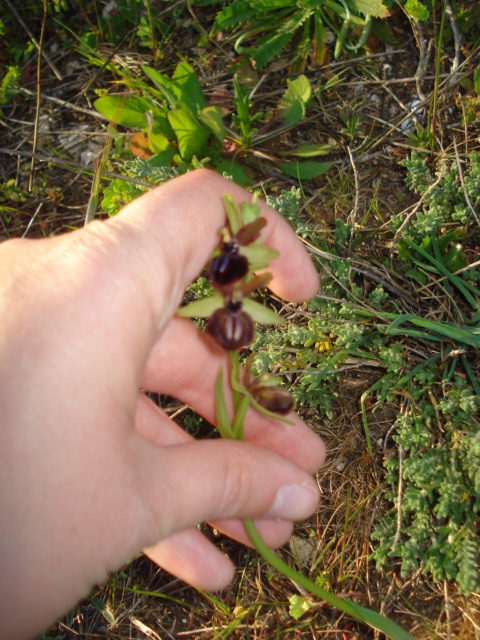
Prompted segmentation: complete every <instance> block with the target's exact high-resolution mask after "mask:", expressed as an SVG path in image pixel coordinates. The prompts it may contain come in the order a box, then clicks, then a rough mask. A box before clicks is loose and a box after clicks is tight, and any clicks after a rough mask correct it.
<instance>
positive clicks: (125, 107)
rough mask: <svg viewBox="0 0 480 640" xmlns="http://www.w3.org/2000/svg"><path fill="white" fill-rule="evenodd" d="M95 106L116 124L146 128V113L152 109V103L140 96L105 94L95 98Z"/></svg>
mask: <svg viewBox="0 0 480 640" xmlns="http://www.w3.org/2000/svg"><path fill="white" fill-rule="evenodd" d="M94 107H95V109H96V110H97V111H99V112H100V113H101V114H102V115H104V116H105V117H106V118H108V119H109V120H111V121H112V122H114V123H115V124H120V125H122V126H123V127H132V128H135V129H145V127H146V126H147V122H146V120H145V113H146V112H147V111H149V110H151V109H152V103H151V102H149V101H148V100H145V99H144V98H140V97H138V96H125V97H124V96H104V97H103V98H98V100H95V102H94Z"/></svg>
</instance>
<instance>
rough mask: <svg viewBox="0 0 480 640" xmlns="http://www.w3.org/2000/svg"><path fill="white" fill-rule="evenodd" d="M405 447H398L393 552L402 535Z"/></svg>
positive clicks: (407, 405) (405, 419)
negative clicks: (395, 521)
mask: <svg viewBox="0 0 480 640" xmlns="http://www.w3.org/2000/svg"><path fill="white" fill-rule="evenodd" d="M409 405H410V402H409V401H408V402H407V403H406V405H405V406H404V411H405V413H404V416H403V425H402V427H405V424H406V422H407V419H408V411H409ZM402 474H403V447H402V445H399V447H398V492H397V528H396V530H395V537H394V538H393V544H392V552H393V551H395V549H396V548H397V544H398V542H399V540H400V536H401V535H402V495H403V477H402Z"/></svg>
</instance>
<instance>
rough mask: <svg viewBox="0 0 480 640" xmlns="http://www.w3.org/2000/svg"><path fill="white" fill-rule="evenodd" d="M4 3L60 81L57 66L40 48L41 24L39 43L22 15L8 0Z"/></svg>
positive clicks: (61, 77)
mask: <svg viewBox="0 0 480 640" xmlns="http://www.w3.org/2000/svg"><path fill="white" fill-rule="evenodd" d="M5 4H6V5H7V6H8V8H9V9H10V11H11V12H12V13H13V15H14V16H15V17H16V19H17V20H18V22H19V23H20V24H21V25H22V27H23V28H24V30H25V31H26V33H27V35H28V37H29V38H30V40H31V41H32V42H33V44H34V45H35V46H36V47H37V49H38V53H39V55H40V56H41V57H42V58H43V59H44V60H45V62H46V63H47V64H48V66H49V67H50V69H51V70H52V71H53V73H54V74H55V76H56V77H57V79H58V80H60V82H62V80H63V76H62V74H61V73H60V71H59V70H58V69H57V67H56V66H55V65H54V64H53V62H52V61H51V60H50V58H49V56H48V55H47V54H46V53H45V51H43V49H42V45H41V40H42V36H43V26H42V36H41V37H40V43H39V42H37V40H36V38H35V36H34V35H33V33H32V32H31V31H30V29H29V28H28V27H27V25H26V24H25V22H24V21H23V19H22V17H21V16H20V15H19V13H18V11H17V10H16V9H15V7H14V6H13V5H12V4H11V2H10V0H5ZM45 5H46V3H44V11H45V13H46V6H45ZM44 18H45V16H44Z"/></svg>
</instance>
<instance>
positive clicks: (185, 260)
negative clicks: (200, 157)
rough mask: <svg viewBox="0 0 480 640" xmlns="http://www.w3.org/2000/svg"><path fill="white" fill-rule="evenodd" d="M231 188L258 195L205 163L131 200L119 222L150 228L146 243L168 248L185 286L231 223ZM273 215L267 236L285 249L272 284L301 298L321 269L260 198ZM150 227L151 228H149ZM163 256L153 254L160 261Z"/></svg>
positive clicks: (244, 197)
mask: <svg viewBox="0 0 480 640" xmlns="http://www.w3.org/2000/svg"><path fill="white" fill-rule="evenodd" d="M225 193H229V194H231V195H232V196H233V197H234V198H235V199H236V200H237V201H238V202H242V201H248V202H251V201H252V194H251V193H249V192H248V191H246V190H245V189H243V188H242V187H239V186H238V185H236V184H235V183H233V182H231V181H230V180H226V179H225V178H223V177H222V176H220V175H218V174H217V173H214V172H212V171H209V170H207V169H200V170H197V171H192V172H190V173H187V174H185V175H183V176H181V177H179V178H175V179H173V180H170V181H169V182H167V183H165V184H164V185H162V186H160V187H158V188H157V189H154V190H152V191H150V192H149V193H147V194H145V195H143V196H142V197H140V198H138V199H137V200H135V201H134V202H132V203H131V204H130V205H128V206H127V207H126V208H125V209H124V211H123V212H122V214H121V215H119V216H118V217H117V218H115V219H113V221H112V223H114V224H121V225H123V224H131V225H133V227H134V229H136V230H137V231H138V230H142V229H143V231H144V235H146V236H147V237H146V238H144V239H143V240H144V241H146V240H148V242H147V244H146V246H147V248H148V249H149V250H152V251H154V252H156V253H157V257H158V252H159V251H160V250H161V251H164V252H165V253H166V262H167V263H168V264H170V265H173V267H174V268H173V269H172V270H170V273H171V274H173V279H174V282H173V283H172V284H175V285H180V282H179V280H178V279H179V278H180V279H181V283H182V284H181V286H182V287H183V288H185V287H186V286H187V285H188V284H190V282H192V280H194V278H195V277H196V276H197V275H198V274H199V273H200V271H201V270H202V269H203V267H204V266H205V264H206V262H207V260H208V258H209V257H210V255H211V253H212V252H213V250H214V249H215V247H216V246H217V245H218V241H219V236H218V229H219V228H220V227H222V226H223V225H224V224H225V217H226V216H225V211H224V208H223V203H222V196H223V195H224V194H225ZM259 205H260V208H261V214H262V216H264V217H265V219H266V220H267V225H266V226H265V228H264V229H263V231H262V242H263V243H265V244H268V245H270V246H272V247H274V248H275V249H277V251H279V253H280V258H278V259H276V260H274V261H272V263H271V264H270V266H269V271H271V272H272V274H273V279H272V281H271V282H270V284H269V288H270V289H271V290H272V291H273V292H274V293H275V294H277V295H279V296H280V297H282V298H284V299H287V300H291V301H292V302H301V301H304V300H307V299H309V298H311V297H312V296H313V295H315V293H316V292H317V290H318V275H317V273H316V270H315V268H314V266H313V264H312V262H311V260H310V258H309V256H308V254H307V252H306V251H305V249H304V248H303V246H302V244H301V243H300V241H299V240H298V238H297V237H296V235H295V232H294V231H293V229H292V228H291V227H290V225H289V224H288V222H287V221H286V220H284V219H283V218H282V217H281V216H280V215H279V214H278V213H277V212H275V211H274V210H273V209H272V208H270V207H269V206H268V205H267V204H266V203H265V202H263V201H260V200H259ZM145 230H148V233H146V234H145ZM156 262H158V260H152V265H154V264H155V263H156Z"/></svg>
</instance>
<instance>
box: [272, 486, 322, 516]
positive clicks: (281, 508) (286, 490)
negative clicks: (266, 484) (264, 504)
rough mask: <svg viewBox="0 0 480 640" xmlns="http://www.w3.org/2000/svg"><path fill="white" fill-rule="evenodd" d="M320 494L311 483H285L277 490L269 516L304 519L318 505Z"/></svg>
mask: <svg viewBox="0 0 480 640" xmlns="http://www.w3.org/2000/svg"><path fill="white" fill-rule="evenodd" d="M319 499H320V494H319V492H318V489H317V488H316V487H314V486H312V485H310V484H308V485H307V484H285V485H283V486H282V487H280V489H279V490H278V491H277V495H276V496H275V500H274V503H273V505H272V508H271V509H270V510H269V512H268V513H267V517H272V518H281V519H282V520H304V519H305V518H308V516H310V515H311V514H312V513H313V512H314V511H315V509H316V508H317V506H318V502H319Z"/></svg>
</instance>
